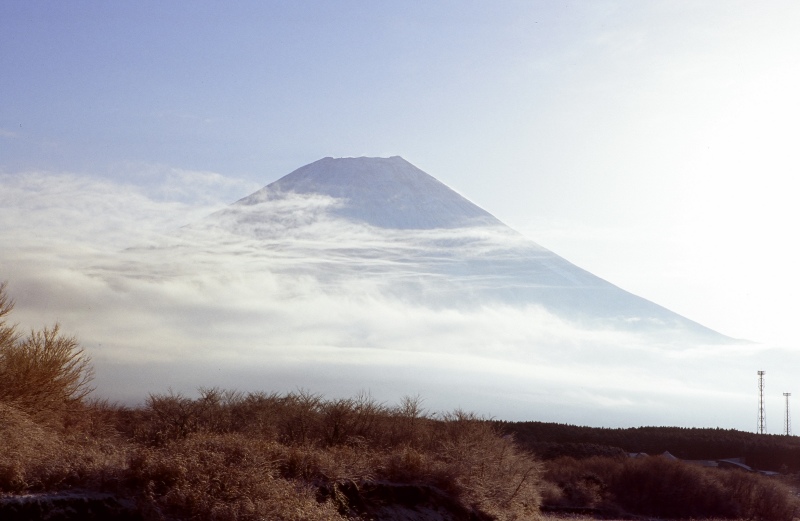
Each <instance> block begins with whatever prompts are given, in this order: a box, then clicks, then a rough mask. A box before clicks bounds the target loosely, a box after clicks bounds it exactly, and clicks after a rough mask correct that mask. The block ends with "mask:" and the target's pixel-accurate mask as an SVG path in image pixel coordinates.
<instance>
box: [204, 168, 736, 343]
mask: <svg viewBox="0 0 800 521" xmlns="http://www.w3.org/2000/svg"><path fill="white" fill-rule="evenodd" d="M212 228H213V229H215V230H217V231H220V230H222V231H224V232H225V233H228V234H232V235H231V237H238V239H233V238H228V239H227V240H228V241H233V242H236V241H237V240H238V241H241V242H242V244H244V243H248V244H249V246H248V248H249V249H248V251H249V252H250V253H249V254H250V255H253V256H254V257H257V258H260V259H261V260H262V261H263V262H265V263H268V264H269V266H270V269H272V270H274V271H276V272H280V273H284V274H292V275H297V274H298V273H301V274H303V275H305V276H308V277H312V278H313V279H314V280H316V281H317V282H318V283H319V284H320V285H321V286H323V287H328V288H332V291H336V292H346V291H347V289H346V288H347V287H348V286H349V285H353V284H356V283H360V282H363V281H372V282H374V284H376V286H377V287H379V289H380V291H381V292H382V293H383V294H385V295H391V296H394V297H397V298H401V299H404V300H406V301H410V302H416V303H419V304H421V305H426V306H432V307H437V308H442V307H452V308H464V307H476V306H485V305H495V304H501V305H508V306H514V307H520V306H541V307H544V308H546V309H547V310H548V311H550V312H551V313H554V314H555V315H557V316H559V317H561V318H563V319H566V320H569V321H573V322H580V323H584V324H588V325H589V326H591V327H610V328H613V329H619V330H626V331H635V332H639V333H645V334H649V335H658V336H660V337H662V338H663V339H665V340H667V341H670V342H694V343H697V342H700V343H727V342H730V341H731V339H730V338H727V337H725V336H723V335H720V334H719V333H716V332H714V331H712V330H710V329H708V328H706V327H704V326H702V325H700V324H698V323H696V322H693V321H691V320H689V319H686V318H684V317H682V316H680V315H677V314H676V313H673V312H671V311H669V310H667V309H665V308H663V307H661V306H659V305H657V304H655V303H653V302H650V301H648V300H646V299H643V298H641V297H638V296H636V295H633V294H631V293H629V292H626V291H624V290H622V289H620V288H618V287H617V286H614V285H613V284H610V283H609V282H607V281H605V280H603V279H601V278H599V277H596V276H594V275H592V274H591V273H589V272H587V271H585V270H583V269H581V268H579V267H577V266H575V265H574V264H572V263H570V262H568V261H567V260H565V259H563V258H561V257H559V256H558V255H556V254H555V253H553V252H551V251H549V250H547V249H545V248H543V247H541V246H540V245H538V244H536V243H535V242H533V241H531V240H528V239H526V238H524V237H523V236H521V235H520V234H518V233H517V232H515V231H513V230H512V229H510V228H508V227H507V226H505V225H504V224H503V223H501V222H500V221H499V220H498V219H496V218H495V217H493V216H492V215H491V214H489V213H488V212H486V211H484V210H483V209H481V208H479V207H478V206H476V205H474V204H473V203H471V202H470V201H468V200H466V199H465V198H463V197H462V196H460V195H458V194H457V193H456V192H454V191H453V190H451V189H450V188H448V187H447V186H445V185H444V184H442V183H440V182H439V181H437V180H436V179H434V178H433V177H431V176H430V175H428V174H426V173H425V172H423V171H422V170H420V169H418V168H416V167H415V166H413V165H412V164H410V163H408V162H407V161H405V160H404V159H402V158H400V157H391V158H343V159H333V158H324V159H321V160H319V161H316V162H314V163H311V164H309V165H306V166H304V167H301V168H299V169H297V170H295V171H294V172H292V173H290V174H288V175H286V176H284V177H282V178H281V179H279V180H278V181H275V182H274V183H271V184H269V185H267V186H266V187H264V188H262V189H261V190H259V191H257V192H255V193H253V194H251V195H250V196H247V197H245V198H243V199H241V200H239V201H237V202H236V203H235V204H233V205H231V206H230V207H228V208H226V209H224V210H222V211H220V212H217V213H216V214H213V215H212V216H210V217H209V218H208V219H207V220H206V221H204V222H203V223H202V224H199V225H196V226H194V227H193V229H194V231H195V232H198V231H201V230H204V229H205V230H209V229H212ZM253 241H255V242H253Z"/></svg>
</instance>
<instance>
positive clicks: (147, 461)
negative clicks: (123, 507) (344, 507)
mask: <svg viewBox="0 0 800 521" xmlns="http://www.w3.org/2000/svg"><path fill="white" fill-rule="evenodd" d="M282 453H283V450H282V448H281V447H280V446H278V445H277V444H274V443H272V442H267V443H265V442H262V441H259V440H254V439H252V438H249V437H246V436H243V435H240V434H192V435H189V436H187V437H186V438H185V439H182V440H178V441H174V442H171V443H169V444H167V445H165V446H164V447H159V448H154V447H143V448H141V449H139V450H137V451H136V452H135V453H134V454H133V455H132V457H131V459H130V467H129V472H128V484H129V485H130V486H131V487H133V488H134V489H135V490H139V491H142V496H141V503H142V507H143V510H144V512H145V513H146V515H147V517H149V518H154V519H164V518H175V519H208V520H220V521H222V520H226V521H227V520H231V521H233V520H237V521H247V520H260V519H275V520H340V519H342V518H341V517H340V516H339V514H338V513H337V512H336V509H335V507H334V506H333V505H331V504H329V503H319V502H317V501H316V499H315V490H314V489H312V488H311V487H309V486H308V485H306V484H304V483H302V482H294V481H290V480H286V479H283V478H281V477H279V476H278V473H277V468H278V460H279V459H280V457H281V455H282Z"/></svg>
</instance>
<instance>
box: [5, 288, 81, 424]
mask: <svg viewBox="0 0 800 521" xmlns="http://www.w3.org/2000/svg"><path fill="white" fill-rule="evenodd" d="M13 308H14V302H13V301H12V300H11V299H10V298H9V297H8V295H7V293H6V283H5V282H3V283H0V403H5V404H10V405H13V406H14V407H16V408H17V409H20V410H23V411H25V412H27V413H28V414H31V415H33V416H35V417H37V418H39V419H45V418H47V419H50V420H55V419H62V418H63V415H64V414H65V413H68V412H69V411H70V410H71V409H72V408H73V407H75V406H77V405H79V404H80V403H81V402H82V400H83V399H84V398H85V397H86V396H87V395H88V394H89V393H90V392H91V391H92V388H91V386H90V384H91V381H92V377H93V370H92V367H91V364H90V361H89V358H88V357H87V356H86V355H85V354H84V352H83V349H81V348H80V346H79V345H78V342H77V340H76V339H75V338H74V337H69V336H64V335H62V334H61V333H60V330H59V326H58V324H56V325H55V326H53V327H49V328H48V327H45V328H43V329H42V330H40V331H35V330H34V331H31V332H30V334H29V335H28V336H27V337H24V338H23V337H21V335H20V334H19V333H18V332H17V331H16V326H15V325H12V324H8V323H7V322H6V317H7V316H8V315H9V314H10V313H11V311H12V310H13Z"/></svg>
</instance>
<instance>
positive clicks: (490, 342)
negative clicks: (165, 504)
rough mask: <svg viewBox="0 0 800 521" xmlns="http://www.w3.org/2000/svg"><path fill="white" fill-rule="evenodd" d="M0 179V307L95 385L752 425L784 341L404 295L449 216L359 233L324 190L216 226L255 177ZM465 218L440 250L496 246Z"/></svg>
mask: <svg viewBox="0 0 800 521" xmlns="http://www.w3.org/2000/svg"><path fill="white" fill-rule="evenodd" d="M0 186H1V187H2V190H0V222H2V224H3V225H2V227H0V241H2V244H3V247H2V250H0V268H2V269H0V279H2V280H7V281H8V282H9V286H8V290H9V292H10V294H11V296H12V297H13V298H14V299H15V301H16V308H15V312H14V315H13V317H12V320H14V321H16V322H18V323H19V325H20V327H22V328H24V329H28V328H37V327H41V326H43V325H48V324H52V323H54V322H56V321H57V322H59V323H60V324H61V326H62V328H63V330H64V331H66V332H68V333H70V334H74V335H76V336H77V338H78V339H79V341H80V343H81V345H82V346H83V347H84V348H85V350H86V352H87V353H88V354H89V355H90V356H91V357H92V359H93V361H94V364H95V367H96V373H97V377H96V385H97V391H96V392H97V394H98V395H100V396H103V397H109V398H111V399H112V400H118V401H121V402H125V403H140V402H142V401H143V400H144V399H145V398H146V397H147V395H148V394H149V393H162V392H167V391H168V390H170V389H171V390H172V391H176V392H183V393H186V394H190V395H191V394H192V393H193V392H195V391H196V389H197V388H199V387H201V386H203V387H212V386H219V387H223V388H236V389H240V390H245V391H250V390H253V391H255V390H264V391H278V392H285V391H292V390H297V389H306V390H310V391H312V392H319V393H322V394H325V395H328V396H350V395H353V394H355V393H357V392H359V391H367V392H369V393H371V394H372V395H373V396H374V397H376V398H377V399H379V400H381V401H386V402H387V403H394V402H396V401H398V400H399V399H400V398H401V397H402V396H404V395H419V396H421V397H422V398H423V399H424V400H425V405H426V406H427V407H428V408H429V409H430V410H432V411H446V410H451V409H454V408H458V407H460V408H463V409H466V410H470V411H475V412H477V413H479V414H482V415H486V416H492V417H496V418H501V419H513V420H541V421H557V422H567V423H577V424H587V425H604V426H628V425H665V424H666V425H682V426H712V427H713V426H722V427H735V428H742V429H747V430H752V428H753V425H754V423H755V417H756V416H755V415H756V402H755V398H754V393H755V370H756V369H758V368H759V367H760V366H759V364H762V365H763V364H764V363H766V362H768V361H774V362H776V363H777V362H778V361H780V362H784V363H785V361H786V356H788V355H787V354H786V353H784V352H777V351H775V350H771V349H768V348H767V347H766V346H760V345H757V344H737V345H716V346H703V345H700V346H681V347H680V348H676V347H675V346H674V345H666V344H662V343H659V342H656V341H653V340H652V339H648V338H647V337H643V336H639V335H636V334H633V333H630V332H621V331H615V330H610V329H596V328H591V327H587V326H586V325H585V324H579V323H574V322H570V321H568V320H565V319H563V318H560V317H558V316H555V315H553V314H551V313H549V312H548V311H547V310H545V309H542V308H540V307H537V306H531V305H527V306H512V305H502V304H491V303H487V304H486V305H470V306H460V305H458V303H454V304H453V305H442V302H441V299H436V298H434V297H435V295H432V296H431V297H432V298H431V300H430V305H426V304H425V303H424V302H423V303H422V304H421V303H420V302H419V299H411V298H408V295H407V294H405V293H404V292H403V290H402V288H404V287H408V288H413V290H414V292H415V293H414V294H415V295H419V294H420V292H422V294H424V290H425V288H426V287H430V288H436V287H439V286H437V285H436V284H433V283H432V282H433V281H431V280H430V279H428V278H426V277H427V275H426V274H425V273H424V269H422V267H420V266H415V265H414V259H418V258H419V251H418V249H419V248H423V247H424V245H425V244H426V241H429V242H430V243H437V244H438V243H440V242H441V241H442V240H445V239H447V240H452V239H453V233H454V232H453V231H449V232H448V235H447V237H444V236H441V235H439V232H437V231H435V230H433V231H426V232H425V233H424V234H423V235H419V234H417V235H415V236H414V240H411V238H410V236H409V235H408V234H409V233H412V232H409V231H404V232H399V231H398V232H387V231H385V230H384V231H381V232H380V233H377V232H376V231H375V230H371V229H369V228H368V227H365V226H357V225H353V224H352V223H350V224H348V223H347V222H345V221H341V220H335V219H332V218H330V217H329V214H328V213H327V212H326V211H325V210H326V209H327V208H330V207H331V206H335V205H336V204H339V203H338V202H337V201H336V200H331V199H330V198H324V197H303V198H287V199H285V200H283V201H281V202H280V203H279V204H277V203H276V206H275V212H277V213H279V214H280V215H282V216H283V218H282V219H277V220H274V221H271V222H270V223H269V224H265V223H263V222H260V221H258V220H257V219H256V220H253V221H252V222H251V223H250V224H249V225H248V226H244V228H242V226H243V225H242V224H241V223H242V222H247V221H246V220H245V221H242V220H241V219H239V220H237V221H236V222H237V223H239V225H238V226H239V228H231V227H225V226H220V225H219V223H220V222H224V216H225V215H227V214H228V213H229V212H231V210H230V208H229V207H228V204H229V203H231V202H232V201H235V200H237V199H239V198H240V197H243V196H245V195H247V194H249V193H250V192H252V191H254V190H255V189H257V188H259V187H257V186H252V185H251V184H248V183H245V182H239V181H237V180H231V179H229V178H226V177H224V176H222V175H219V174H215V173H211V172H190V171H178V170H175V169H169V168H159V167H148V168H140V169H132V172H131V173H130V175H129V176H128V177H127V178H124V179H122V180H120V179H117V180H114V181H110V180H108V179H103V178H100V177H94V176H89V175H83V174H74V173H55V172H26V173H6V174H0ZM220 211H221V212H222V213H221V214H217V217H219V216H220V215H221V216H222V217H221V218H217V219H213V220H209V219H207V218H206V217H207V216H208V215H210V214H212V213H214V212H220ZM226 212H227V213H226ZM239 217H240V216H239ZM265 226H266V227H269V229H265V228H264V227H265ZM470 233H471V234H472V235H471V236H470V237H462V238H461V239H463V240H461V242H457V244H459V245H460V247H463V248H464V251H462V252H460V254H464V255H476V254H479V253H480V252H481V251H485V250H486V249H492V248H499V247H501V246H502V245H498V244H497V243H496V238H492V239H490V238H488V237H487V236H481V235H480V232H475V231H473V232H470ZM508 240H509V241H514V240H518V238H516V237H515V236H509V237H508ZM493 241H494V242H493ZM412 250H413V251H412ZM353 251H358V252H359V255H358V256H357V259H358V261H357V263H356V264H354V260H353V256H352V255H350V253H352V252H353ZM371 251H374V252H375V255H374V256H372V257H371V256H370V255H369V252H371ZM387 251H390V252H391V255H389V257H388V259H389V260H387V256H386V255H385V253H386V252H387ZM412 253H413V254H414V255H412ZM440 260H441V259H440ZM387 262H388V263H390V264H391V266H387ZM398 288H401V289H400V290H398ZM431 291H433V290H431ZM777 391H778V390H776V393H775V394H776V395H777V396H778V397H779V398H781V399H782V396H781V395H780V394H779V393H778V392H777ZM779 398H775V399H774V401H775V404H774V410H775V411H776V414H775V421H776V422H777V418H778V417H779V416H778V414H777V411H779V410H780V404H779V402H778V399H779ZM772 399H773V398H770V400H772ZM751 413H752V414H751ZM751 420H752V421H751ZM751 424H753V425H751ZM775 429H778V427H777V423H776V427H775Z"/></svg>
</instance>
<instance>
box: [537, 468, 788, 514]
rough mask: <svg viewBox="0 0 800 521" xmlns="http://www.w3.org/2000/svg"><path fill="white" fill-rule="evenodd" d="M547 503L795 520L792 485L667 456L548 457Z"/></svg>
mask: <svg viewBox="0 0 800 521" xmlns="http://www.w3.org/2000/svg"><path fill="white" fill-rule="evenodd" d="M546 468H547V470H546V472H545V474H544V478H545V480H547V481H548V482H549V483H550V485H549V486H545V487H544V489H545V491H546V493H545V503H546V504H548V505H553V506H570V507H588V508H603V509H610V510H617V511H626V512H629V513H632V514H637V515H645V516H655V517H663V518H683V519H688V518H720V519H722V518H725V519H739V518H741V519H757V520H764V521H790V520H792V519H793V518H794V516H795V515H796V514H797V513H798V512H800V510H798V500H797V499H796V498H795V496H794V494H793V493H792V491H791V490H790V489H789V488H788V487H787V486H786V485H784V484H782V483H781V482H779V481H778V480H776V479H774V478H769V477H766V476H762V475H759V474H756V473H745V472H741V471H730V470H721V469H713V468H704V467H698V466H694V465H691V464H687V463H684V462H681V461H674V460H669V459H666V458H662V457H658V456H656V457H647V458H636V459H627V458H626V459H620V458H603V457H595V458H588V459H585V460H576V459H573V458H559V459H556V460H552V461H549V462H547V463H546Z"/></svg>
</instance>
